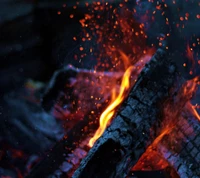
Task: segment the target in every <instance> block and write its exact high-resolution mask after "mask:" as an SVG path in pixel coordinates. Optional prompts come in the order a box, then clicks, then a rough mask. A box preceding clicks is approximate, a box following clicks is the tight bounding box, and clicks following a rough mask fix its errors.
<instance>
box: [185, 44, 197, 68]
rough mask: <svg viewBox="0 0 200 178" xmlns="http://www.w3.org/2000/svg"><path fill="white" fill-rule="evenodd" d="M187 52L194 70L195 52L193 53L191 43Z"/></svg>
mask: <svg viewBox="0 0 200 178" xmlns="http://www.w3.org/2000/svg"><path fill="white" fill-rule="evenodd" d="M186 52H187V54H186V56H187V58H188V59H189V60H190V62H191V63H192V69H191V71H193V70H194V66H195V60H194V53H193V49H192V48H190V46H189V44H188V45H187V50H186Z"/></svg>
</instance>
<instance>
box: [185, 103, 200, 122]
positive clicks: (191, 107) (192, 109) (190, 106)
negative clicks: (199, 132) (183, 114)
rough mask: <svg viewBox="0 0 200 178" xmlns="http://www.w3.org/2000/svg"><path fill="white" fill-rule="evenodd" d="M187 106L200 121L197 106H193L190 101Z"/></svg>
mask: <svg viewBox="0 0 200 178" xmlns="http://www.w3.org/2000/svg"><path fill="white" fill-rule="evenodd" d="M186 107H187V109H188V110H189V111H190V112H191V113H192V114H193V116H194V117H196V118H197V119H198V120H199V121H200V115H199V113H198V112H197V110H196V109H195V106H193V105H192V104H191V103H190V102H188V103H187V105H186Z"/></svg>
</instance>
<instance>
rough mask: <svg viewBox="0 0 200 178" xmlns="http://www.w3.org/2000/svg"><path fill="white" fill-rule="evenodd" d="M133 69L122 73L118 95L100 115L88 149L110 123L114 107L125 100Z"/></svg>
mask: <svg viewBox="0 0 200 178" xmlns="http://www.w3.org/2000/svg"><path fill="white" fill-rule="evenodd" d="M133 69H134V66H130V67H129V68H128V69H127V70H126V72H125V73H124V76H123V79H122V83H121V86H120V92H119V95H118V96H117V97H116V98H115V99H113V101H112V102H111V104H110V105H109V106H108V107H107V108H106V110H105V111H104V112H103V113H102V115H101V117H100V126H99V128H98V130H97V131H96V133H95V135H94V136H93V138H91V139H90V141H89V146H90V147H92V146H93V145H94V143H95V141H96V140H97V139H98V138H99V137H100V136H101V135H102V134H103V132H104V130H105V129H106V127H107V125H108V124H109V123H110V120H111V118H112V117H113V115H114V113H115V109H116V107H117V106H119V104H121V102H122V101H123V99H124V98H125V96H126V91H127V90H128V89H129V87H130V82H129V78H130V76H131V72H132V70H133ZM113 95H115V90H114V91H113Z"/></svg>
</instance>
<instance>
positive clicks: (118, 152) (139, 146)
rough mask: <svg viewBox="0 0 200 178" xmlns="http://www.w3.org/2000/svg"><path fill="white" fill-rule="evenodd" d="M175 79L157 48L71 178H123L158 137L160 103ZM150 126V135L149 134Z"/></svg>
mask: <svg viewBox="0 0 200 178" xmlns="http://www.w3.org/2000/svg"><path fill="white" fill-rule="evenodd" d="M175 79H176V70H175V66H174V64H173V63H172V60H171V59H170V57H169V56H167V55H166V53H165V52H164V51H163V50H161V49H159V50H158V51H157V52H156V54H155V55H154V56H153V57H152V59H151V61H150V62H149V63H148V64H147V65H146V67H145V68H144V70H143V71H142V72H141V74H140V76H139V78H138V80H137V82H136V84H135V86H134V87H133V88H132V90H131V91H130V94H129V96H128V98H127V99H126V100H125V101H124V103H123V104H122V106H121V108H120V110H119V111H118V113H117V114H116V116H115V118H114V120H113V122H112V124H111V125H110V126H109V127H108V128H107V129H106V131H105V132H104V134H103V135H102V136H101V137H100V139H99V140H97V142H96V143H95V145H94V146H93V147H92V149H91V150H90V151H89V153H88V155H87V157H86V158H85V159H84V160H83V161H82V162H81V164H80V166H79V168H78V169H77V171H76V172H75V173H74V175H73V178H84V177H95V178H102V177H107V178H108V177H109V178H111V177H113V178H118V177H119V178H122V177H125V176H126V175H127V174H128V171H129V170H130V168H131V167H132V166H133V165H134V164H135V163H136V162H137V160H138V159H139V157H140V156H141V155H142V153H143V152H144V151H145V148H146V147H147V146H148V145H149V144H150V143H151V142H152V141H153V140H154V139H155V138H156V136H157V135H158V134H159V127H160V125H161V122H162V109H163V107H164V106H163V103H164V101H165V100H166V99H167V98H168V97H169V90H170V88H171V87H172V86H173V84H174V82H175ZM152 127H153V128H154V130H153V132H154V133H152V132H151V131H150V129H151V128H152Z"/></svg>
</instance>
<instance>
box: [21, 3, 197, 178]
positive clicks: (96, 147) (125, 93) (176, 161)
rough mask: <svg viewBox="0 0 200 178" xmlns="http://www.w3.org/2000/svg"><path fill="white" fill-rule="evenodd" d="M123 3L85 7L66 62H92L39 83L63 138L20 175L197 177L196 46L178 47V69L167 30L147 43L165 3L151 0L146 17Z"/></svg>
mask: <svg viewBox="0 0 200 178" xmlns="http://www.w3.org/2000/svg"><path fill="white" fill-rule="evenodd" d="M128 3H129V2H128V0H125V1H124V2H123V3H108V2H104V1H103V2H93V3H91V4H89V3H85V6H86V7H87V9H88V11H87V13H86V14H85V16H84V18H83V19H81V20H80V25H81V26H82V29H83V32H82V34H81V35H79V36H74V37H73V40H75V41H76V40H77V39H78V38H79V39H80V40H82V45H80V47H79V51H80V53H79V54H76V55H74V60H80V61H81V60H84V57H85V56H90V57H91V58H92V59H91V60H93V58H95V59H96V63H95V65H94V66H93V67H92V68H90V69H84V68H76V67H75V66H72V65H68V66H65V67H64V68H63V69H60V70H58V71H56V72H55V73H54V75H53V76H52V78H51V79H50V81H49V83H48V84H47V85H45V86H43V89H44V91H43V93H42V99H41V101H37V102H38V103H40V104H41V107H42V108H43V109H44V112H45V113H49V114H50V115H51V116H53V117H54V118H56V119H57V120H59V122H61V123H62V126H63V129H64V130H65V135H64V136H63V138H62V139H61V140H60V141H58V142H57V144H56V145H55V146H54V147H53V148H51V149H50V150H49V151H48V153H47V154H46V156H44V158H43V159H41V160H40V161H36V162H37V163H35V164H36V165H35V166H32V165H31V168H30V169H31V170H29V172H27V173H25V174H24V175H23V176H27V178H36V177H73V178H90V177H91V178H92V177H97V178H122V177H130V178H131V177H132V178H145V177H172V178H179V177H181V178H186V177H200V166H199V165H200V150H199V148H200V115H199V114H198V110H199V105H198V104H197V103H198V99H197V97H198V86H199V84H200V76H198V72H197V67H196V65H198V61H197V56H196V53H195V51H194V49H195V48H194V47H196V46H197V45H199V42H198V44H197V45H196V44H195V45H193V44H192V45H191V44H190V43H189V42H188V41H187V40H186V41H185V42H184V43H183V47H182V48H184V50H183V51H182V52H181V53H182V56H178V58H181V57H182V58H183V59H187V60H182V63H181V66H180V65H179V64H177V61H180V59H178V60H177V55H176V51H177V49H175V48H176V46H174V44H173V42H171V41H172V38H171V36H172V34H170V33H171V30H169V31H167V32H166V33H165V34H164V33H163V34H159V36H157V38H156V41H155V43H154V44H153V43H152V44H151V45H148V40H149V38H151V36H150V35H151V34H149V33H148V31H149V28H150V24H151V23H153V22H152V21H155V17H154V15H155V14H156V13H161V14H162V15H163V16H164V15H166V14H167V5H166V4H165V3H164V2H163V3H157V4H156V5H155V9H156V10H155V11H153V12H152V14H151V15H152V16H151V18H150V17H149V13H150V12H149V11H148V10H145V13H144V14H143V11H142V12H141V11H139V9H141V8H142V6H143V4H142V3H141V2H140V1H137V2H136V7H135V8H133V9H130V8H128V5H129V4H128ZM149 3H152V4H155V2H149ZM74 16H76V14H75V13H74V14H71V15H70V18H72V19H73V18H74ZM167 19H168V18H167V17H166V19H165V20H166V22H165V23H166V24H167V25H169V24H168V23H169V20H167ZM181 19H182V18H181ZM182 21H183V20H181V22H182ZM172 33H173V32H172ZM175 40H176V39H175ZM177 40H178V38H177ZM186 69H187V70H186ZM183 70H185V71H187V76H189V77H185V76H184V74H183V72H182V71H183ZM28 86H29V87H30V85H28V83H27V85H26V87H27V90H29V91H30V88H28ZM32 92H33V95H34V93H35V92H36V89H34V88H33V91H32ZM33 98H34V96H33ZM28 99H30V97H29V98H28ZM34 102H35V101H34Z"/></svg>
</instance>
